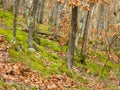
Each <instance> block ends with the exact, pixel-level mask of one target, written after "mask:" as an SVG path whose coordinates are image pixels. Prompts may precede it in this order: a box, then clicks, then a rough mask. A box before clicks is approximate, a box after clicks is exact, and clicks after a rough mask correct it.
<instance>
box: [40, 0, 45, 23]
mask: <svg viewBox="0 0 120 90" xmlns="http://www.w3.org/2000/svg"><path fill="white" fill-rule="evenodd" d="M44 7H45V0H41V2H40V9H39V10H40V11H39V15H38V22H39V23H43V16H44Z"/></svg>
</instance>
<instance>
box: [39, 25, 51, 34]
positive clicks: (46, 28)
mask: <svg viewBox="0 0 120 90" xmlns="http://www.w3.org/2000/svg"><path fill="white" fill-rule="evenodd" d="M39 28H40V31H42V32H46V33H50V31H49V30H48V28H49V25H44V24H40V26H39Z"/></svg>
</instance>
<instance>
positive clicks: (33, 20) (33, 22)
mask: <svg viewBox="0 0 120 90" xmlns="http://www.w3.org/2000/svg"><path fill="white" fill-rule="evenodd" d="M37 5H38V0H34V1H33V9H32V13H31V16H30V24H29V26H28V30H29V32H28V45H29V48H33V42H32V40H33V30H34V26H35V15H36V12H37Z"/></svg>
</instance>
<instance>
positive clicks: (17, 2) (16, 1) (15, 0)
mask: <svg viewBox="0 0 120 90" xmlns="http://www.w3.org/2000/svg"><path fill="white" fill-rule="evenodd" d="M18 4H19V0H14V24H13V37H16V25H17V13H18Z"/></svg>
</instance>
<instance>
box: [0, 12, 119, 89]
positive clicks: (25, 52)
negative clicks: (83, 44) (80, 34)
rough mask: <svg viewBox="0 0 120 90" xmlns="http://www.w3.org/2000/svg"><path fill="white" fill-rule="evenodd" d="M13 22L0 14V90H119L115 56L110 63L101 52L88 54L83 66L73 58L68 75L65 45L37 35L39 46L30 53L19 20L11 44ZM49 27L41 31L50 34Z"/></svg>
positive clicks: (26, 35) (117, 65)
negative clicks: (71, 70)
mask: <svg viewBox="0 0 120 90" xmlns="http://www.w3.org/2000/svg"><path fill="white" fill-rule="evenodd" d="M13 18H14V16H13V14H12V13H11V12H8V11H4V10H0V90H119V89H120V81H119V78H120V64H119V62H118V63H115V59H116V56H115V55H113V54H111V57H112V58H113V59H112V60H113V61H111V60H108V59H107V58H108V56H107V54H106V53H105V52H104V51H97V52H92V51H89V52H88V55H87V59H86V65H83V64H81V63H80V62H79V57H78V56H75V58H74V59H75V61H74V66H73V70H74V71H73V72H70V71H69V70H68V68H67V65H66V62H67V50H68V46H67V45H64V46H60V44H59V42H57V41H55V40H51V39H50V38H49V37H46V36H44V35H39V37H38V38H39V39H40V45H38V44H37V42H36V41H34V45H35V47H36V48H35V50H34V49H33V50H31V49H29V48H28V44H27V37H28V33H27V32H25V31H23V30H22V28H23V26H24V25H21V22H25V20H24V18H22V17H19V18H18V24H17V36H16V38H15V41H14V42H13V39H12V32H13V31H12V27H13ZM23 24H24V23H23ZM48 27H49V26H48V25H45V24H41V25H40V30H41V31H43V32H46V33H49V31H48ZM2 35H3V36H4V37H3V38H2ZM1 38H2V39H5V40H3V41H2V39H1ZM19 46H21V47H22V48H21V49H20V50H18V47H19Z"/></svg>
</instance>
